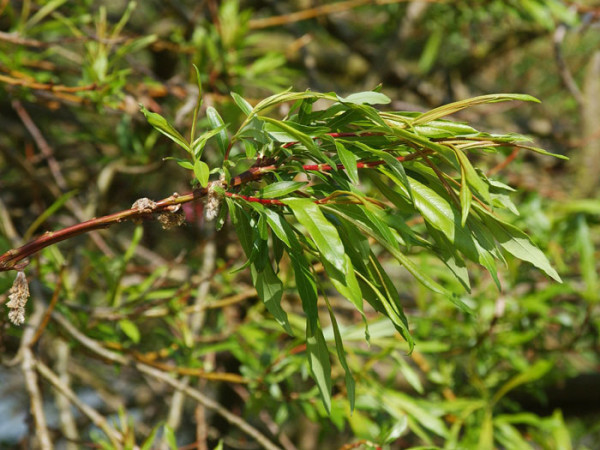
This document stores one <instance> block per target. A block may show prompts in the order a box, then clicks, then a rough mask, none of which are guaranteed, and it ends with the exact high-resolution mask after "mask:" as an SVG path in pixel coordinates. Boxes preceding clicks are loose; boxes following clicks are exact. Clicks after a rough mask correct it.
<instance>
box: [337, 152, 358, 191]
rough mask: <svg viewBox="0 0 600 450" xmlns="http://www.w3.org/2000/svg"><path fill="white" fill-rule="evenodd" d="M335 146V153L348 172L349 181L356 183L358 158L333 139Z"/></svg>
mask: <svg viewBox="0 0 600 450" xmlns="http://www.w3.org/2000/svg"><path fill="white" fill-rule="evenodd" d="M335 148H336V149H337V154H338V156H339V157H340V162H341V163H342V164H343V165H344V168H345V169H346V172H348V177H349V178H350V181H352V183H354V184H358V183H359V180H358V169H357V167H356V162H357V161H358V158H357V157H356V155H355V154H354V153H352V152H351V151H350V150H348V149H347V148H346V147H344V145H343V144H342V143H341V142H339V141H335Z"/></svg>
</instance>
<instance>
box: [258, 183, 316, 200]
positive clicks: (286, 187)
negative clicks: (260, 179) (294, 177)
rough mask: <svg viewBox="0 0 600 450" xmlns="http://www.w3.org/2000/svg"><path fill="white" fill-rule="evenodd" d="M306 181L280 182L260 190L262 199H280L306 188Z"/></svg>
mask: <svg viewBox="0 0 600 450" xmlns="http://www.w3.org/2000/svg"><path fill="white" fill-rule="evenodd" d="M306 184H307V183H306V182H305V181H278V182H275V183H271V184H269V185H268V186H265V187H264V188H263V189H261V190H260V197H261V198H279V197H283V196H284V195H287V194H289V193H291V192H294V191H297V190H298V189H300V188H302V187H303V186H306Z"/></svg>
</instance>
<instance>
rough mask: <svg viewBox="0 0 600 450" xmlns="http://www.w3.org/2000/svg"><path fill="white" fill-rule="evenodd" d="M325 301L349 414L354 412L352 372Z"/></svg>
mask: <svg viewBox="0 0 600 450" xmlns="http://www.w3.org/2000/svg"><path fill="white" fill-rule="evenodd" d="M325 299H326V301H327V310H328V311H329V319H330V320H331V328H333V337H334V338H335V349H336V351H337V355H338V359H339V360H340V364H341V365H342V368H343V369H344V376H345V381H346V391H347V393H348V400H349V401H350V412H354V399H355V383H354V378H353V377H352V372H351V371H350V367H348V362H347V361H346V352H345V351H344V341H343V340H342V335H341V334H340V328H339V326H338V323H337V320H336V318H335V314H334V313H333V310H332V309H331V305H330V304H329V301H328V300H327V297H326V298H325Z"/></svg>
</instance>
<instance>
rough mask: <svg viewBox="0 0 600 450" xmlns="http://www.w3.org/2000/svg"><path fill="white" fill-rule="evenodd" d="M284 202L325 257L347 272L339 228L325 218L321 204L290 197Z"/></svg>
mask: <svg viewBox="0 0 600 450" xmlns="http://www.w3.org/2000/svg"><path fill="white" fill-rule="evenodd" d="M283 202H284V203H285V204H286V205H288V206H289V207H290V208H291V210H292V212H293V213H294V216H296V219H297V220H298V222H300V223H301V224H302V225H303V226H304V227H305V228H306V231H308V233H309V234H310V236H311V237H312V239H313V241H314V243H315V244H316V245H317V248H318V249H319V251H320V252H321V254H322V255H323V257H324V258H325V259H326V260H327V261H328V262H329V263H330V264H331V265H332V266H333V267H335V268H336V269H337V270H338V271H340V272H342V273H347V272H348V270H347V266H346V255H345V251H344V245H343V244H342V241H341V240H340V236H339V234H338V232H337V230H336V229H335V227H334V226H333V225H332V224H331V223H330V222H329V221H328V220H327V219H326V218H325V216H324V215H323V213H322V212H321V210H320V208H319V206H318V205H316V204H315V203H314V202H312V201H310V200H307V199H303V198H293V199H292V198H290V199H285V200H283Z"/></svg>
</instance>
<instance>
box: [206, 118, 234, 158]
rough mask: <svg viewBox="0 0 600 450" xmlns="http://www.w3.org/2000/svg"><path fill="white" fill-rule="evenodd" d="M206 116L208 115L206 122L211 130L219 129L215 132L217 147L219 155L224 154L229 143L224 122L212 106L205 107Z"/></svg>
mask: <svg viewBox="0 0 600 450" xmlns="http://www.w3.org/2000/svg"><path fill="white" fill-rule="evenodd" d="M206 117H208V122H209V123H210V126H211V127H212V128H213V130H215V129H216V130H219V131H218V132H217V146H218V147H219V151H220V152H221V155H224V154H225V152H226V151H227V147H228V145H229V137H227V128H226V126H225V123H223V119H222V118H221V116H220V115H219V113H218V112H217V110H216V109H215V108H213V107H212V106H209V107H208V108H206Z"/></svg>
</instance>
